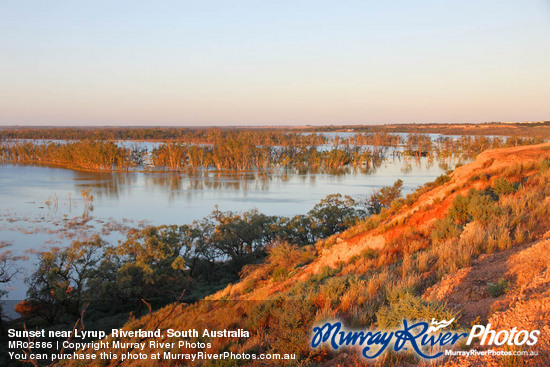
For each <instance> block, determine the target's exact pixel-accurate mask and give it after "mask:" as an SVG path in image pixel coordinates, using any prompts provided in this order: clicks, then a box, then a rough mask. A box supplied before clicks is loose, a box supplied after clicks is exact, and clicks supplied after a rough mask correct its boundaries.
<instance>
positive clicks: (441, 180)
mask: <svg viewBox="0 0 550 367" xmlns="http://www.w3.org/2000/svg"><path fill="white" fill-rule="evenodd" d="M450 179H451V178H450V177H449V176H447V175H445V174H444V175H441V176H439V177H438V178H436V179H435V184H436V185H437V186H441V185H443V184H444V183H445V182H448V181H449V180H450Z"/></svg>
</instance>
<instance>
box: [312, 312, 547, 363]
mask: <svg viewBox="0 0 550 367" xmlns="http://www.w3.org/2000/svg"><path fill="white" fill-rule="evenodd" d="M453 321H454V318H453V319H451V320H448V321H447V320H441V321H436V320H435V319H432V321H431V324H428V322H426V321H419V322H414V323H413V322H409V321H407V320H403V324H402V327H401V328H398V329H394V330H347V329H345V328H344V327H343V326H342V323H341V322H339V321H335V322H327V323H325V324H324V325H321V326H315V327H314V328H313V336H312V338H311V347H312V348H317V347H319V346H321V345H328V346H329V347H330V348H332V349H334V350H338V349H339V348H342V347H347V346H355V347H361V348H362V349H361V354H362V356H363V357H365V358H367V359H374V358H377V357H378V356H380V355H381V354H382V353H384V351H386V350H388V348H393V350H394V351H395V352H399V351H402V350H410V348H412V350H413V351H414V352H415V353H416V354H417V355H418V356H420V357H422V358H425V359H434V358H438V357H441V356H442V355H443V353H444V352H443V349H447V348H451V347H452V346H453V345H455V344H456V343H457V342H458V341H459V340H461V339H462V338H467V339H466V345H467V346H468V345H470V344H472V343H473V342H474V340H479V342H480V345H482V346H500V345H504V344H508V345H515V346H521V345H524V344H525V345H529V346H531V345H535V344H536V343H537V341H538V336H539V334H540V331H539V330H533V331H530V332H529V331H527V330H517V328H513V329H511V330H499V331H496V330H492V329H491V324H487V325H474V326H473V327H472V329H471V330H470V332H469V333H467V332H455V331H445V330H444V329H446V328H447V327H449V326H450V325H451V324H452V323H453Z"/></svg>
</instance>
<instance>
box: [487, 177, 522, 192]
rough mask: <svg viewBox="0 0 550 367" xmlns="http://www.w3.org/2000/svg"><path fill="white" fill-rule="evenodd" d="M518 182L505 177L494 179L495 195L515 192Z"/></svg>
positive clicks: (493, 188)
mask: <svg viewBox="0 0 550 367" xmlns="http://www.w3.org/2000/svg"><path fill="white" fill-rule="evenodd" d="M518 186H519V185H518V184H515V183H513V182H510V181H508V180H507V179H505V178H497V179H496V180H494V181H493V185H492V186H491V187H492V190H493V192H494V193H495V195H498V196H500V195H507V194H513V193H514V192H516V191H517V190H518Z"/></svg>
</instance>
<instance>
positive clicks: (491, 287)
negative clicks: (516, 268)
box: [487, 278, 509, 298]
mask: <svg viewBox="0 0 550 367" xmlns="http://www.w3.org/2000/svg"><path fill="white" fill-rule="evenodd" d="M508 285H509V284H508V281H507V280H506V279H504V278H500V279H499V280H497V281H496V282H495V283H489V284H488V285H487V292H489V295H490V296H491V297H494V298H496V297H500V296H502V295H503V294H504V293H506V292H507V291H508Z"/></svg>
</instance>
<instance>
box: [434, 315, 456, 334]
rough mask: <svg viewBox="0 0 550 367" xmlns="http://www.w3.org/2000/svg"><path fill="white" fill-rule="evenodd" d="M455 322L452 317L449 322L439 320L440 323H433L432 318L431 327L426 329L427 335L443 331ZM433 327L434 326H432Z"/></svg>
mask: <svg viewBox="0 0 550 367" xmlns="http://www.w3.org/2000/svg"><path fill="white" fill-rule="evenodd" d="M453 321H455V318H454V317H453V318H452V319H450V320H449V321H447V320H441V321H439V322H438V321H435V319H434V318H432V322H431V326H430V327H429V328H428V331H427V332H428V333H435V332H436V331H437V330H439V329H444V328H446V327H447V326H449V325H451V324H452V323H453ZM434 325H435V326H434Z"/></svg>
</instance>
